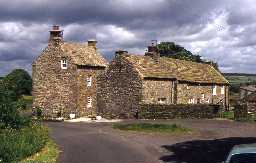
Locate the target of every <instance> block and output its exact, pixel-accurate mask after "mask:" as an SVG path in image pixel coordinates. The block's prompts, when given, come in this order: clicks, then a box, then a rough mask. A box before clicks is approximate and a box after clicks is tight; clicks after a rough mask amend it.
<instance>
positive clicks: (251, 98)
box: [244, 92, 256, 102]
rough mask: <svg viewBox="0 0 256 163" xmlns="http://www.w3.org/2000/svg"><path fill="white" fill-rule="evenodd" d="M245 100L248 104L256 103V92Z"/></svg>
mask: <svg viewBox="0 0 256 163" xmlns="http://www.w3.org/2000/svg"><path fill="white" fill-rule="evenodd" d="M244 100H245V101H248V102H256V92H253V93H251V94H249V95H247V96H246V97H244Z"/></svg>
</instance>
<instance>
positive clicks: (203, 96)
mask: <svg viewBox="0 0 256 163" xmlns="http://www.w3.org/2000/svg"><path fill="white" fill-rule="evenodd" d="M204 98H205V95H204V93H202V100H203V101H204Z"/></svg>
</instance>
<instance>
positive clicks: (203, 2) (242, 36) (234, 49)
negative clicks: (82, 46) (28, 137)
mask: <svg viewBox="0 0 256 163" xmlns="http://www.w3.org/2000/svg"><path fill="white" fill-rule="evenodd" d="M53 24H59V25H61V28H62V29H63V30H64V39H65V40H66V41H79V42H85V41H87V40H88V39H91V38H96V39H97V40H98V48H99V50H100V51H101V53H102V54H103V55H104V57H105V58H107V59H108V60H110V59H111V58H112V57H113V54H114V51H115V50H117V49H125V50H128V51H129V52H133V53H138V54H143V53H144V50H145V47H146V46H147V45H148V44H149V42H150V40H152V39H153V40H155V39H157V40H158V41H159V42H160V41H172V42H176V43H178V44H180V45H181V46H184V47H185V48H186V49H188V50H190V51H192V52H193V53H195V54H199V55H201V56H203V58H205V59H210V60H214V61H217V62H218V63H219V65H220V69H221V70H222V71H223V72H244V73H256V1H255V0H214V1H209V0H193V1H192V0H54V1H53V0H9V1H6V0H0V76H2V75H5V74H7V73H9V72H10V71H11V70H12V69H14V68H24V69H26V70H28V71H30V72H31V63H32V61H33V59H34V58H35V57H36V56H38V55H39V54H40V52H41V51H42V49H43V48H44V47H46V45H47V40H48V37H49V30H50V29H51V26H52V25H53Z"/></svg>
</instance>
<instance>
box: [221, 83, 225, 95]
mask: <svg viewBox="0 0 256 163" xmlns="http://www.w3.org/2000/svg"><path fill="white" fill-rule="evenodd" d="M220 93H221V94H222V95H224V94H225V86H224V85H223V86H221V91H220Z"/></svg>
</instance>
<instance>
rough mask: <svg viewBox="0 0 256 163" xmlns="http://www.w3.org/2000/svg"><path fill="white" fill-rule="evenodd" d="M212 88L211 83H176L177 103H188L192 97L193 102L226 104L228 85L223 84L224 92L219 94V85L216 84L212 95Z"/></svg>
mask: <svg viewBox="0 0 256 163" xmlns="http://www.w3.org/2000/svg"><path fill="white" fill-rule="evenodd" d="M212 89H213V85H207V84H204V85H198V84H189V83H178V85H177V104H188V103H189V100H191V99H192V101H194V104H222V105H223V106H227V105H228V86H225V94H221V85H217V91H216V93H217V94H216V95H213V91H212ZM193 99H194V100H193Z"/></svg>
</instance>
